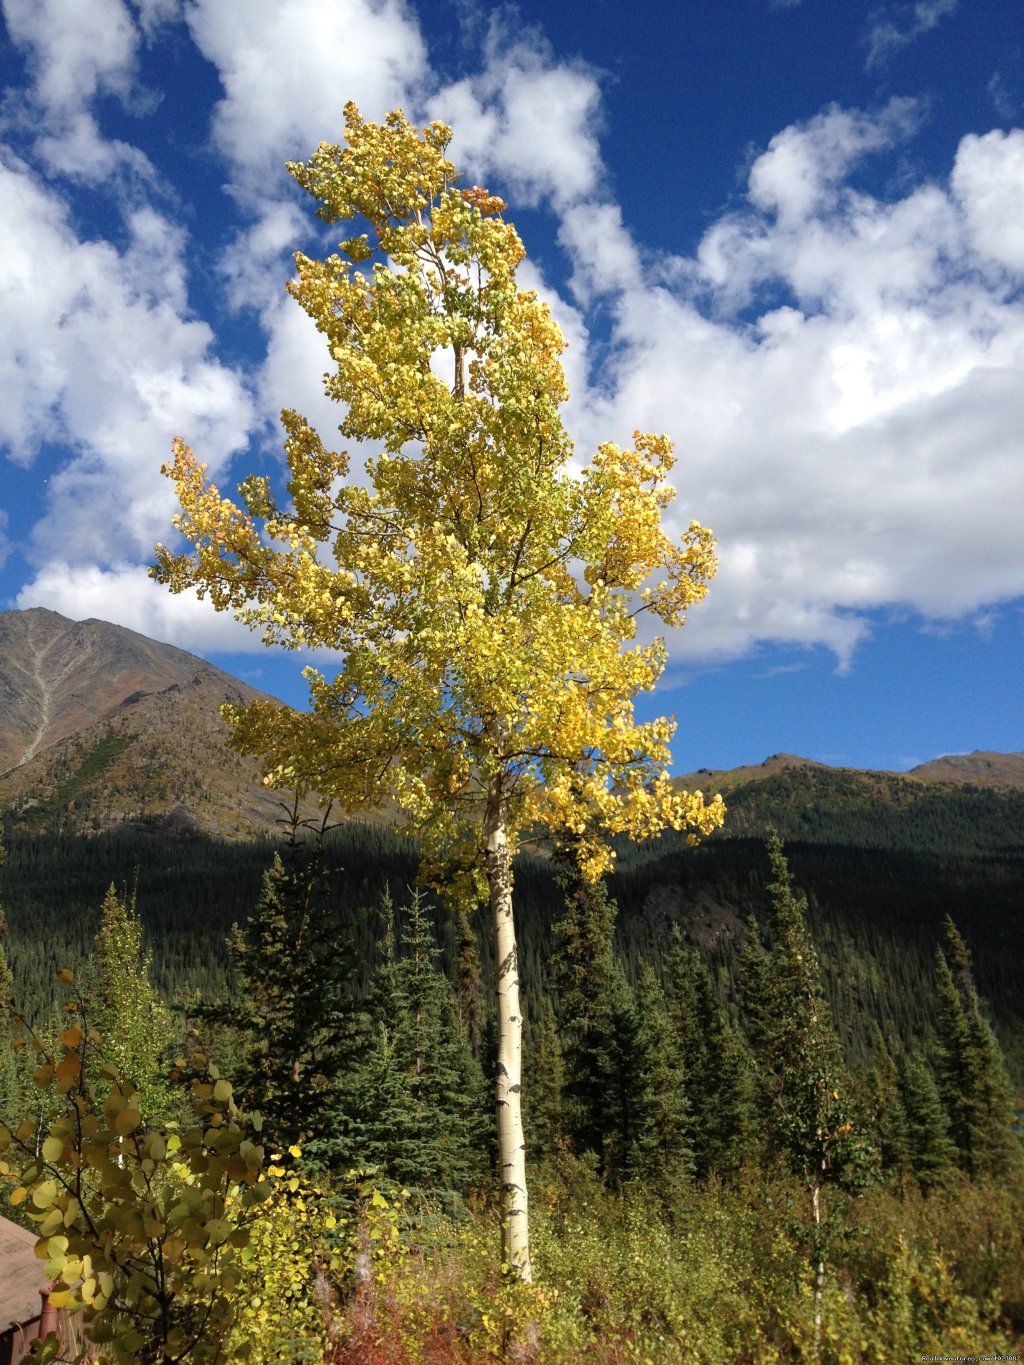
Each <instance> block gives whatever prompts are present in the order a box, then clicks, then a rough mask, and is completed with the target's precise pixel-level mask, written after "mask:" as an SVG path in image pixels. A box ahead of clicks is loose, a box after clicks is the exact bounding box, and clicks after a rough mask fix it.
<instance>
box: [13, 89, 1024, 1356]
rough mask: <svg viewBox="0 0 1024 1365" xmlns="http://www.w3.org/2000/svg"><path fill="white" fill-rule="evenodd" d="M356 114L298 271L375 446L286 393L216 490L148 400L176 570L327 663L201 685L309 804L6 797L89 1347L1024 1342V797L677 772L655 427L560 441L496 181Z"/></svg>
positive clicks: (556, 384)
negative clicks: (252, 470) (576, 447)
mask: <svg viewBox="0 0 1024 1365" xmlns="http://www.w3.org/2000/svg"><path fill="white" fill-rule="evenodd" d="M345 124H346V126H345V130H344V145H343V146H335V145H332V144H326V143H323V144H321V146H320V148H319V150H318V151H317V152H316V153H315V154H314V155H313V156H312V157H311V159H310V160H309V161H308V162H306V163H301V164H294V165H290V166H289V170H290V171H291V173H292V175H293V177H294V178H295V180H296V181H297V182H298V184H299V186H300V187H301V188H302V189H303V190H305V191H308V193H309V195H311V196H312V198H313V200H314V201H315V203H316V212H317V213H318V214H319V216H320V218H321V219H322V220H324V221H325V222H326V223H327V224H340V225H342V227H343V229H344V231H345V232H346V233H347V234H350V235H346V236H344V237H343V239H342V240H341V242H340V245H339V248H338V253H339V254H335V255H332V256H330V257H328V258H327V259H325V260H312V259H309V258H307V257H305V256H302V255H300V256H298V257H297V275H296V279H295V280H293V281H292V282H291V283H290V284H289V286H288V289H289V292H290V293H291V295H292V296H293V298H294V299H295V300H296V301H297V302H298V303H299V305H300V306H301V307H302V308H303V309H304V310H305V311H306V312H307V313H308V314H309V316H310V317H311V318H312V319H313V321H314V322H315V324H316V326H317V328H318V329H319V331H320V332H321V333H322V335H323V337H324V340H325V342H326V346H327V350H328V352H329V357H330V363H331V364H332V366H333V367H334V368H333V369H332V371H331V373H329V374H328V375H327V377H326V386H327V392H328V394H329V396H330V397H332V398H335V399H337V400H339V402H340V403H341V404H342V405H343V412H344V420H343V422H342V425H341V432H342V435H343V437H344V438H345V440H346V441H348V442H350V443H351V444H353V446H357V445H358V443H359V442H361V441H365V442H369V443H371V448H372V450H373V451H374V454H373V455H372V456H371V457H370V458H368V459H367V460H366V464H365V472H364V473H363V474H360V476H359V477H358V478H353V477H351V476H350V472H349V456H348V455H345V454H336V453H333V452H331V451H329V450H328V449H327V448H326V447H325V446H324V445H323V443H322V441H321V437H320V435H319V434H318V433H317V432H316V431H315V430H313V428H312V427H311V426H310V425H309V424H308V423H307V422H306V420H305V418H304V417H303V416H302V415H301V414H298V413H294V412H286V413H285V414H283V421H284V426H285V430H286V433H287V441H286V454H287V459H288V470H289V478H288V482H287V486H286V487H285V488H282V489H277V488H275V487H274V485H273V481H272V480H271V479H270V478H269V477H264V476H262V475H255V474H254V475H251V476H250V477H249V478H247V479H246V480H245V481H244V482H243V484H242V485H241V487H240V489H239V501H238V502H237V504H236V503H235V502H232V501H231V500H230V499H228V498H227V497H225V496H223V495H222V494H221V493H220V491H219V490H218V489H217V488H216V487H214V486H213V485H212V484H210V483H208V482H207V480H206V474H205V469H204V467H203V465H202V464H201V463H200V462H199V458H197V457H196V456H195V455H193V453H192V451H191V450H190V449H189V448H188V447H187V446H186V445H185V444H184V443H183V442H177V443H176V444H175V448H174V451H173V456H172V458H171V460H170V462H169V463H168V465H167V466H166V467H165V471H164V472H165V473H166V474H167V476H168V478H169V479H170V480H171V481H172V482H173V484H174V487H175V491H176V496H177V500H178V504H179V506H180V512H179V514H178V516H177V518H176V531H177V533H178V539H177V540H176V541H175V544H174V545H173V546H172V547H171V548H165V547H163V546H160V547H157V550H156V563H155V565H154V568H153V570H152V574H153V577H154V578H155V579H156V580H157V581H158V582H159V583H162V584H163V585H165V586H166V588H167V589H169V590H170V591H171V592H174V593H180V592H185V591H190V590H197V591H198V592H199V594H200V596H201V597H205V598H207V599H208V600H209V601H210V603H212V605H213V607H215V608H216V609H218V610H222V611H230V612H233V613H234V614H235V615H236V616H237V617H238V618H239V619H241V620H242V621H243V622H244V623H245V624H247V625H248V626H249V627H251V628H252V629H253V630H255V631H258V632H259V633H261V634H262V636H263V638H264V641H265V643H267V644H268V645H270V646H279V645H284V646H286V647H289V648H302V649H309V650H313V651H316V650H319V651H328V650H330V651H334V657H336V658H337V659H339V660H340V661H341V663H340V671H339V672H338V673H337V675H336V676H328V675H327V674H326V673H320V672H318V671H317V670H316V669H315V668H311V669H308V670H307V673H306V676H307V679H308V681H309V687H310V708H309V709H308V710H306V711H301V712H300V711H295V710H291V709H290V708H287V707H284V706H279V705H275V704H274V703H272V702H269V701H265V700H258V701H255V702H252V703H250V704H248V705H241V704H234V705H228V706H226V707H225V716H226V718H227V719H228V720H229V722H230V724H231V726H232V734H231V739H230V744H231V746H232V747H233V748H234V749H235V750H236V751H237V752H238V753H241V754H247V755H253V756H256V757H257V758H258V759H259V761H260V763H261V765H262V770H263V772H264V774H265V781H266V783H267V785H268V786H269V787H270V788H271V789H274V790H276V791H278V792H280V793H281V795H282V797H283V798H285V800H286V804H287V794H288V793H290V792H295V793H300V794H301V797H302V799H301V800H300V799H299V796H296V797H295V799H294V803H293V805H292V806H291V808H290V814H288V815H285V816H283V818H282V822H281V825H280V830H279V834H278V835H277V836H276V837H270V836H268V837H266V838H265V839H260V840H251V841H248V842H246V841H244V840H239V841H235V842H226V841H221V840H217V839H214V838H211V837H207V836H205V835H203V834H201V833H199V832H196V831H195V830H192V829H183V830H181V831H178V832H173V831H172V832H168V831H163V832H160V831H158V830H156V829H153V830H151V831H147V830H145V829H140V828H131V829H129V828H127V827H126V828H125V829H124V830H120V831H119V830H118V829H117V828H111V829H110V830H108V831H107V832H105V833H90V834H82V833H76V832H72V831H71V830H69V829H67V828H64V827H63V826H62V824H61V821H60V818H59V812H56V811H51V812H48V814H47V819H46V822H37V824H36V825H35V826H33V827H29V826H28V824H27V823H26V822H25V821H23V820H19V819H17V818H15V816H14V814H13V813H11V812H9V813H8V815H7V816H5V819H4V830H3V847H4V863H3V866H2V868H0V907H2V911H0V995H2V997H3V999H4V1002H5V1008H4V1013H3V1015H2V1017H0V1211H2V1212H3V1214H4V1215H5V1216H6V1217H8V1218H11V1219H13V1220H15V1221H17V1222H20V1223H22V1224H23V1225H24V1226H25V1227H28V1228H30V1229H32V1230H33V1231H34V1232H35V1234H36V1236H37V1238H38V1243H37V1248H38V1250H37V1254H38V1255H39V1257H40V1267H41V1275H42V1276H43V1277H44V1278H45V1279H46V1280H48V1281H49V1282H50V1283H51V1284H52V1286H53V1287H52V1291H51V1294H50V1301H51V1303H52V1304H53V1305H54V1306H55V1307H57V1308H59V1309H63V1310H66V1312H67V1313H68V1314H70V1315H71V1316H72V1317H75V1318H76V1319H77V1320H78V1321H80V1322H81V1323H82V1324H83V1327H84V1334H85V1342H86V1345H85V1346H83V1347H82V1348H81V1349H82V1352H83V1353H86V1352H87V1353H88V1358H90V1359H94V1360H102V1361H108V1362H119V1363H120V1362H130V1361H142V1362H154V1363H157V1362H158V1363H159V1365H166V1363H167V1362H172V1361H173V1362H177V1361H194V1362H197V1365H198V1363H201V1362H222V1361H223V1362H232V1361H239V1362H241V1361H249V1362H254V1363H258V1362H271V1361H282V1362H334V1363H335V1365H391V1363H392V1362H393V1363H394V1365H457V1363H462V1365H474V1363H475V1362H485V1361H498V1360H508V1361H519V1362H526V1363H527V1365H549V1363H550V1365H627V1362H629V1363H635V1365H675V1363H676V1362H690V1361H692V1362H707V1363H708V1365H719V1363H721V1365H727V1363H729V1362H742V1363H743V1365H770V1362H790V1361H793V1362H795V1361H804V1362H828V1363H829V1365H833V1363H834V1365H861V1363H863V1362H889V1361H893V1362H895V1361H908V1360H918V1359H928V1358H931V1359H940V1358H961V1359H981V1358H987V1359H999V1358H1003V1359H1019V1358H1020V1351H1021V1346H1022V1344H1024V1150H1022V1134H1021V1127H1022V1124H1021V1109H1020V1096H1021V1092H1022V1086H1024V995H1022V993H1021V989H1020V963H1021V961H1022V949H1024V919H1022V913H1021V894H1022V889H1024V818H1022V817H1024V793H1022V792H1021V791H1019V790H1012V789H1007V790H994V789H988V788H982V787H966V786H963V787H961V786H954V785H952V784H947V785H938V786H934V787H927V788H925V787H923V786H922V787H920V788H919V789H917V790H915V792H914V794H913V796H912V798H911V797H910V796H907V795H906V791H907V790H908V789H905V788H903V787H898V785H897V786H894V787H893V790H892V791H886V790H883V785H884V783H883V777H884V775H875V778H876V779H877V780H876V781H875V785H874V787H871V786H870V784H869V785H867V786H865V785H864V784H861V785H857V783H855V782H853V780H852V779H851V778H849V776H848V775H844V774H843V773H842V772H836V773H832V772H830V771H829V770H827V769H813V770H809V769H794V770H792V771H783V772H779V773H776V774H775V775H773V776H770V777H767V778H764V779H762V780H759V781H756V782H753V781H751V782H749V783H746V784H744V783H738V784H734V786H733V787H732V788H731V789H730V790H729V791H727V792H726V794H725V800H724V802H723V800H722V798H721V797H719V796H718V795H716V792H715V790H714V789H709V790H707V791H704V792H701V791H700V790H697V789H696V786H695V784H693V783H688V784H687V786H693V787H694V789H693V790H688V789H687V788H686V787H684V786H683V785H682V784H681V783H680V782H678V781H675V780H673V778H672V777H671V776H670V764H671V750H670V744H671V739H672V734H673V729H674V723H673V722H672V721H671V720H669V719H668V718H662V719H657V720H650V719H644V718H641V716H638V715H637V713H636V711H635V710H634V702H635V700H636V699H637V698H638V696H639V695H640V694H641V693H649V692H654V691H656V684H657V682H658V680H659V678H660V677H661V674H662V670H663V668H664V666H665V658H666V655H665V646H664V642H663V639H662V636H661V634H659V632H664V631H667V630H673V629H676V628H678V627H679V626H681V625H682V624H683V621H684V618H685V616H686V614H687V611H688V608H689V607H690V606H692V605H694V604H695V603H697V602H699V601H700V600H701V598H702V597H703V596H704V594H705V592H706V591H708V589H709V585H711V586H712V588H713V585H712V580H713V577H714V573H715V569H716V558H715V554H716V552H715V545H714V540H713V537H712V534H711V532H710V531H709V530H708V529H707V528H705V527H704V526H703V525H701V524H700V523H699V522H697V521H693V522H692V523H691V524H690V526H689V530H688V531H687V532H686V533H685V535H684V537H683V538H682V540H681V541H678V542H676V541H673V540H671V539H670V538H669V537H668V535H667V534H666V533H665V532H664V530H663V529H662V522H661V514H662V512H663V510H664V509H665V508H666V507H667V505H668V503H669V501H670V500H671V498H672V496H673V488H672V486H671V485H670V483H669V481H668V480H669V474H670V471H671V470H672V467H673V463H674V455H673V450H672V446H671V443H670V441H669V440H668V439H667V438H666V437H664V436H660V435H656V434H650V433H643V432H637V433H635V434H634V438H633V441H634V444H633V447H632V448H631V449H622V448H620V447H619V446H617V445H615V444H613V443H611V442H608V443H606V444H603V445H601V447H600V448H599V451H598V453H597V455H596V456H594V458H593V461H592V463H591V464H589V465H588V466H586V467H585V468H584V469H583V470H582V472H579V471H577V470H575V468H574V467H571V466H570V459H571V457H572V443H571V441H570V439H569V436H568V435H567V433H566V431H565V429H564V427H563V426H562V422H561V417H560V412H559V409H560V406H561V405H562V404H563V403H564V401H565V398H566V387H565V379H564V374H563V371H562V366H561V361H560V355H561V352H562V349H563V346H564V341H563V338H562V336H561V333H560V331H559V329H558V327H557V325H556V323H555V322H554V320H553V318H552V316H551V314H550V312H549V310H548V308H547V307H546V305H545V304H544V303H543V302H542V301H541V300H539V299H538V297H537V295H536V294H534V293H533V292H531V291H528V290H525V289H523V288H521V287H520V286H519V284H518V283H517V281H516V269H517V267H518V265H519V264H520V262H521V260H522V258H523V255H524V251H523V247H522V243H521V242H520V240H519V237H518V235H517V233H516V231H515V229H514V228H513V227H512V225H511V223H510V222H508V221H507V220H506V217H505V211H506V206H505V204H504V203H503V202H502V201H501V200H500V199H499V198H497V196H495V195H492V194H490V193H489V192H488V191H487V190H486V189H481V188H479V187H476V186H474V187H471V188H470V187H465V186H463V187H460V186H459V183H458V181H457V175H456V171H455V168H454V166H453V165H452V163H451V162H450V161H449V160H448V159H447V149H448V143H449V140H450V137H451V131H450V129H448V128H446V127H445V125H443V124H440V123H435V124H430V125H428V126H427V127H426V128H423V129H418V128H416V127H414V126H412V125H410V124H409V123H408V122H407V121H406V119H405V118H404V116H403V115H402V114H401V113H398V112H396V113H394V114H391V115H389V116H388V118H387V120H386V121H385V122H384V123H382V124H373V123H368V122H365V121H364V120H363V119H362V117H361V115H360V114H359V112H358V110H357V109H356V108H355V106H354V105H349V106H348V107H347V108H346V111H345ZM346 225H347V226H346ZM200 456H201V452H200ZM683 482H685V471H683ZM168 537H169V538H170V537H171V531H170V529H169V530H168ZM182 547H184V548H182ZM313 657H316V658H322V657H323V654H322V653H320V654H315V655H314V656H313ZM646 714H647V713H646V711H644V712H643V716H646ZM314 794H316V795H317V796H318V797H319V798H321V799H322V805H321V807H320V810H321V815H320V817H319V818H314V817H312V816H311V815H310V813H309V812H310V809H311V806H310V801H311V800H312V798H313V795H314ZM26 1358H28V1359H32V1360H58V1359H68V1358H70V1355H69V1353H68V1352H67V1351H66V1350H65V1346H64V1345H63V1343H62V1341H61V1339H60V1337H59V1335H51V1336H49V1337H47V1338H46V1339H44V1340H41V1341H39V1342H37V1343H35V1345H34V1346H33V1347H32V1353H31V1355H30V1356H29V1357H26ZM78 1358H85V1355H84V1354H83V1355H82V1356H80V1357H78Z"/></svg>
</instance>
